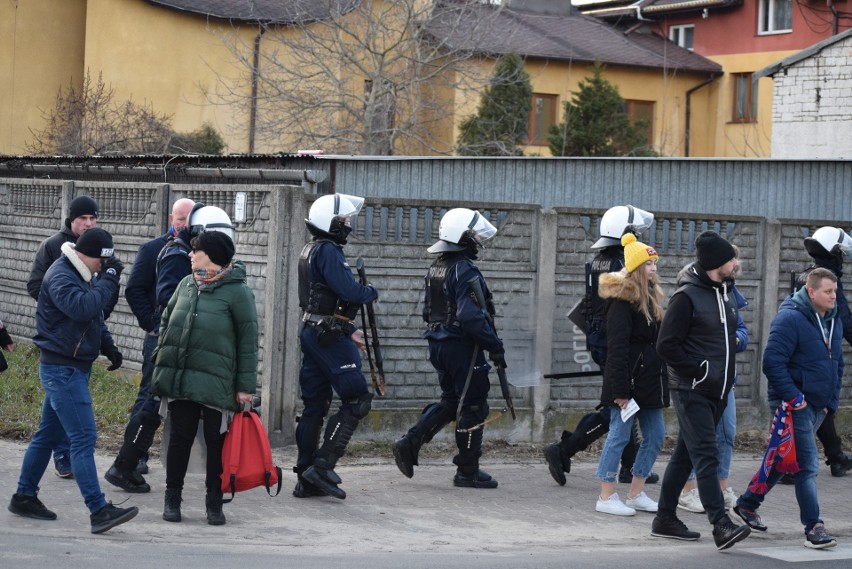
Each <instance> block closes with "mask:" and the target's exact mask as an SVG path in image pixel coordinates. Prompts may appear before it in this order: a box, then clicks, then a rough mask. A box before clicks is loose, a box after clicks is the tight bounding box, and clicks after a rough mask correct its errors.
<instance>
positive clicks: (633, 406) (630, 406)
mask: <svg viewBox="0 0 852 569" xmlns="http://www.w3.org/2000/svg"><path fill="white" fill-rule="evenodd" d="M638 410H639V404H638V403H636V400H635V399H630V401H628V402H627V407H625V408H624V409H622V410H621V421H622V422H623V423H626V422H627V419H629V418H630V417H632V416H633V415H635V414H636V412H637V411H638Z"/></svg>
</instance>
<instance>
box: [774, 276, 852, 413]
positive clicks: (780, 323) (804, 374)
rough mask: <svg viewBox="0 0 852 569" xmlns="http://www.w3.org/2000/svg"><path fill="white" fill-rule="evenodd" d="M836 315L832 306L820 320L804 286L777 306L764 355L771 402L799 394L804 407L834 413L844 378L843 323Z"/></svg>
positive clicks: (787, 399) (784, 399) (791, 397)
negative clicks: (827, 410)
mask: <svg viewBox="0 0 852 569" xmlns="http://www.w3.org/2000/svg"><path fill="white" fill-rule="evenodd" d="M836 316H837V308H836V307H835V308H832V309H831V310H830V311H828V312H827V313H826V315H825V317H824V318H820V317H819V315H818V314H817V313H816V312H815V311H814V309H813V305H812V304H811V301H810V298H808V293H807V289H806V288H804V287H803V288H801V289H799V290H798V291H797V292H795V293H794V294H791V295H790V296H788V297H787V298H786V299H785V300H784V302H782V303H781V308H779V309H778V314H776V315H775V318H774V319H773V320H772V326H771V327H770V328H769V340H767V342H766V349H765V350H764V352H763V374H764V375H765V376H766V379H767V381H768V390H767V391H768V396H769V400H770V401H772V400H777V399H781V400H783V401H789V400H790V399H793V398H794V397H796V396H797V395H798V394H799V393H803V394H804V396H805V401H806V402H807V403H808V405H813V406H814V407H816V408H817V409H823V408H828V409H829V410H830V411H835V410H837V405H838V401H839V398H840V384H841V380H842V378H843V350H842V346H841V342H842V341H843V324H842V322H841V321H840V318H836ZM821 327H822V328H823V330H822V331H821V330H820V328H821Z"/></svg>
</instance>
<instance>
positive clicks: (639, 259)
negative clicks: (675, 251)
mask: <svg viewBox="0 0 852 569" xmlns="http://www.w3.org/2000/svg"><path fill="white" fill-rule="evenodd" d="M621 245H622V247H624V266H625V267H627V272H628V273H632V272H633V271H635V270H636V269H638V268H639V267H640V266H641V265H643V264H644V263H645V261H650V260H652V259H653V260H657V259H659V258H660V256H659V255H657V252H656V251H655V250H654V248H653V247H649V246H647V245H645V244H644V243H640V242H639V241H637V240H636V236H635V235H633V234H632V233H625V234H624V235H622V236H621Z"/></svg>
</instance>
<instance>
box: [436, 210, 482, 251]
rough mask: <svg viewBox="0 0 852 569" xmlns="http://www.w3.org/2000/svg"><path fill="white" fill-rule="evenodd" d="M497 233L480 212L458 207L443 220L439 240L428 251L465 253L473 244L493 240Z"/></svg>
mask: <svg viewBox="0 0 852 569" xmlns="http://www.w3.org/2000/svg"><path fill="white" fill-rule="evenodd" d="M496 233H497V228H496V227H494V226H493V225H491V223H490V222H489V221H488V220H487V219H485V217H484V216H483V215H482V214H481V213H479V212H478V211H473V210H472V209H467V208H464V207H458V208H455V209H451V210H450V211H448V212H447V213H445V214H444V217H442V218H441V224H440V225H439V226H438V238H439V239H440V241H437V242H436V243H435V244H434V245H432V246H431V247H429V248H428V249H427V251H428V252H430V253H446V252H451V251H464V250H465V249H467V248H468V247H469V246H470V245H471V244H475V245H479V244H480V243H482V242H483V241H485V240H486V239H491V238H492V237H494V235H495V234H496Z"/></svg>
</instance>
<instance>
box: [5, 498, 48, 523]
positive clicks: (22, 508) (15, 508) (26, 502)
mask: <svg viewBox="0 0 852 569" xmlns="http://www.w3.org/2000/svg"><path fill="white" fill-rule="evenodd" d="M8 509H9V511H10V512H12V513H13V514H17V515H19V516H22V517H25V518H33V519H34V520H55V519H56V513H55V512H51V511H50V510H48V509H47V508H45V507H44V504H42V503H41V500H39V499H38V496H24V495H23V494H12V500H11V501H10V502H9V508H8Z"/></svg>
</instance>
